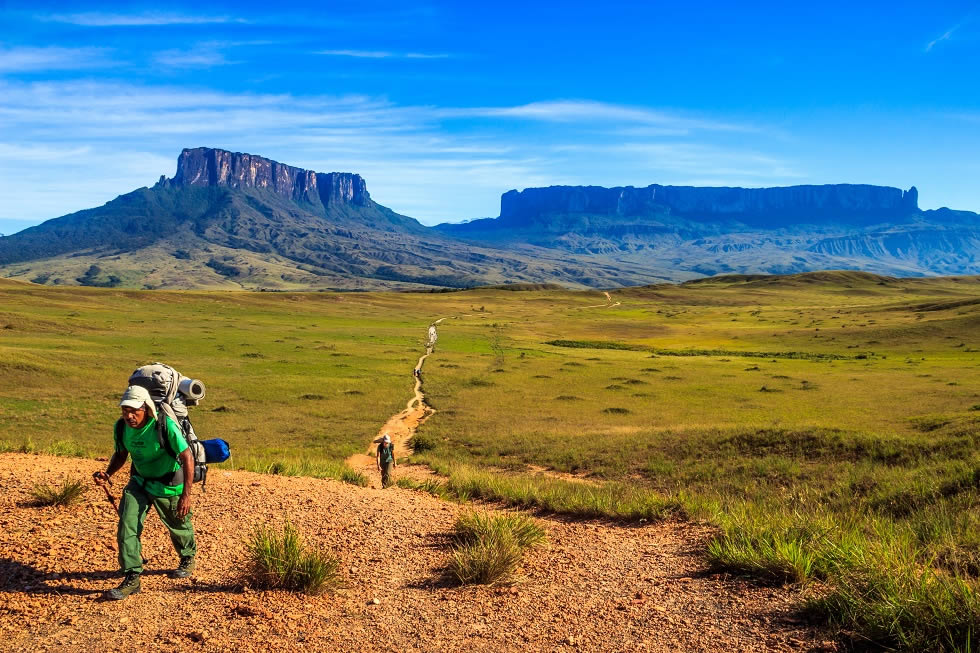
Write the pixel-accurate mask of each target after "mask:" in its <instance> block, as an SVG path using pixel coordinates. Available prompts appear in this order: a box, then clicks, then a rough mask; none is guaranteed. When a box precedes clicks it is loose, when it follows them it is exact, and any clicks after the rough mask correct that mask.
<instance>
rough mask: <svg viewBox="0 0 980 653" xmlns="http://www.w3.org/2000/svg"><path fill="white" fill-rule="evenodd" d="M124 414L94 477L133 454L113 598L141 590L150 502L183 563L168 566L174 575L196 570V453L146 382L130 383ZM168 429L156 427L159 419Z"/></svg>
mask: <svg viewBox="0 0 980 653" xmlns="http://www.w3.org/2000/svg"><path fill="white" fill-rule="evenodd" d="M119 406H120V407H121V409H122V418H121V419H120V422H122V424H121V425H120V424H119V422H117V425H116V428H115V434H116V437H115V451H114V452H113V454H112V458H110V459H109V466H108V467H107V468H106V470H105V471H104V472H95V474H93V476H94V477H95V480H96V482H103V483H104V482H108V481H109V477H111V476H112V475H113V474H115V473H116V472H117V471H119V470H120V469H121V468H122V466H123V465H124V464H125V463H126V458H127V457H128V456H130V455H131V456H132V457H133V465H132V468H131V469H130V478H129V483H128V484H127V485H126V489H125V490H123V495H122V499H121V500H120V502H119V527H118V530H117V531H116V542H117V543H118V545H119V567H120V569H121V570H122V572H123V574H125V577H124V578H123V581H122V583H121V584H120V585H119V587H116V588H114V589H111V590H109V591H108V592H106V594H105V597H106V598H107V599H111V600H116V601H118V600H120V599H124V598H126V597H127V596H129V595H130V594H136V593H137V592H139V591H140V574H141V573H142V572H143V556H142V552H143V550H142V545H141V543H140V535H141V534H142V532H143V522H144V521H145V520H146V515H147V513H148V512H149V510H150V506H151V505H152V506H153V507H154V508H156V511H157V514H158V515H159V516H160V520H161V521H162V522H163V523H164V525H165V526H166V527H167V530H169V531H170V541H171V542H173V545H174V548H175V549H176V550H177V554H178V555H179V556H180V563H179V565H178V566H177V568H176V569H174V570H173V571H172V572H170V577H171V578H188V577H189V576H190V575H191V574H192V573H193V572H194V556H195V554H196V553H197V543H196V542H195V540H194V527H193V525H192V524H191V487H192V486H193V484H194V459H193V458H192V457H191V452H190V449H189V448H188V446H187V441H186V440H185V438H184V436H183V434H182V433H181V430H180V427H179V426H178V425H177V424H175V423H174V421H173V420H172V419H170V418H169V417H167V416H166V415H160V416H159V417H158V415H157V409H156V406H155V405H154V403H153V399H152V398H151V397H150V393H149V392H148V391H147V390H146V389H145V388H143V387H140V386H138V385H131V386H129V387H128V388H126V392H125V393H124V394H123V396H122V399H121V400H120V402H119ZM158 418H159V419H162V420H163V423H164V425H165V426H166V430H165V431H162V430H158V427H159V425H158V423H157V419H158Z"/></svg>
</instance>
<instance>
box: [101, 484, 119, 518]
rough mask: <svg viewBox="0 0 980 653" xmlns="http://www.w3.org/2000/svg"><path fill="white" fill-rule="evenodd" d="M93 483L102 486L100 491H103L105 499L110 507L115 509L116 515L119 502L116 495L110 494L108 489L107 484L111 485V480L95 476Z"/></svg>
mask: <svg viewBox="0 0 980 653" xmlns="http://www.w3.org/2000/svg"><path fill="white" fill-rule="evenodd" d="M95 484H96V485H98V486H99V487H100V488H102V491H103V492H105V498H106V501H108V502H109V503H111V504H112V509H113V510H115V511H116V514H117V515H118V514H119V504H118V503H117V502H116V497H114V496H112V492H110V491H109V486H110V485H112V481H111V480H106V481H103V480H102V479H101V478H97V479H95Z"/></svg>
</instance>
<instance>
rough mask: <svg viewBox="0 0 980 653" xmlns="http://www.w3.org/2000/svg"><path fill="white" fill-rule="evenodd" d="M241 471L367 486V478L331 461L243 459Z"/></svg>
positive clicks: (343, 464)
mask: <svg viewBox="0 0 980 653" xmlns="http://www.w3.org/2000/svg"><path fill="white" fill-rule="evenodd" d="M241 469H245V470H247V471H250V472H258V473H260V474H274V475H278V476H309V477H311V478H332V479H336V480H338V481H343V482H344V483H350V484H351V485H357V486H359V487H367V486H368V484H369V481H368V478H367V476H365V475H364V474H362V473H361V472H359V471H357V470H355V469H352V468H351V467H349V466H348V465H347V464H345V463H343V462H337V461H333V460H322V461H320V460H317V461H314V460H309V459H299V460H282V459H272V460H270V459H268V458H258V457H256V458H245V459H243V462H242V464H241Z"/></svg>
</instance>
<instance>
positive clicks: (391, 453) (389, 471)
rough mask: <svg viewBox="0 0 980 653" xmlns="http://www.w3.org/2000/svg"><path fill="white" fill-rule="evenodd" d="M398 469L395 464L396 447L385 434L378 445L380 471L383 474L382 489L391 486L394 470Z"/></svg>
mask: <svg viewBox="0 0 980 653" xmlns="http://www.w3.org/2000/svg"><path fill="white" fill-rule="evenodd" d="M396 467H398V463H396V462H395V445H393V444H392V443H391V436H390V435H388V434H387V433H385V436H384V437H383V438H381V444H379V445H378V471H379V472H381V487H383V488H385V487H388V486H389V485H391V482H392V476H393V475H394V469H395V468H396Z"/></svg>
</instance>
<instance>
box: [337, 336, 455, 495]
mask: <svg viewBox="0 0 980 653" xmlns="http://www.w3.org/2000/svg"><path fill="white" fill-rule="evenodd" d="M444 319H446V318H444V317H442V318H439V319H438V320H436V321H435V322H433V323H432V324H430V325H429V329H428V332H427V335H426V343H425V353H424V354H422V356H421V357H419V360H418V362H417V363H416V364H415V367H414V368H413V370H412V378H414V379H415V386H414V388H413V396H412V398H411V399H409V400H408V403H407V404H406V405H405V410H403V411H401V412H400V413H396V414H395V415H392V416H391V417H390V418H388V421H387V422H385V424H384V426H382V427H381V429H380V430H379V431H378V434H377V436H375V438H374V439H373V440H371V443H370V444H369V445H368V448H367V453H358V454H354V455H353V456H351V457H350V458H348V459H347V460H346V462H347V464H348V465H349V466H350V467H351V468H353V469H355V470H357V471H359V472H361V473H363V474H364V475H366V476H367V477H368V478H369V479H370V480H371V487H373V488H379V487H381V476H380V474H379V473H378V467H377V458H376V456H377V447H378V444H379V443H380V442H381V439H382V438H383V437H384V435H385V433H387V434H388V435H389V436H391V441H392V443H394V445H395V454H396V455H397V456H399V457H400V456H404V455H406V454H410V453H411V451H412V449H411V447H410V446H409V444H408V443H409V441H410V440H411V439H412V436H413V435H415V431H416V430H417V429H418V427H419V425H420V424H421V423H422V422H424V421H425V420H426V419H428V418H429V416H430V415H431V414H432V413H434V412H435V411H434V410H433V409H432V408H430V407H429V406H427V405H426V403H425V395H424V394H422V365H423V364H424V363H425V359H426V358H428V357H429V356H430V355H431V354H432V351H433V349H435V345H436V340H437V339H438V333H437V331H436V325H437V324H440V323H441V322H442V321H443V320H444Z"/></svg>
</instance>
